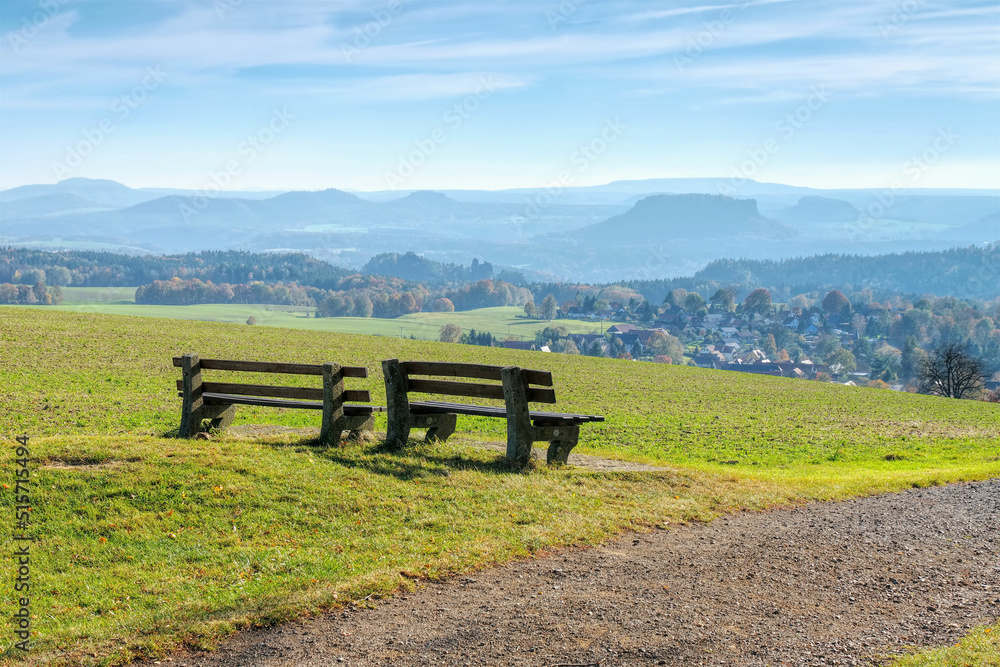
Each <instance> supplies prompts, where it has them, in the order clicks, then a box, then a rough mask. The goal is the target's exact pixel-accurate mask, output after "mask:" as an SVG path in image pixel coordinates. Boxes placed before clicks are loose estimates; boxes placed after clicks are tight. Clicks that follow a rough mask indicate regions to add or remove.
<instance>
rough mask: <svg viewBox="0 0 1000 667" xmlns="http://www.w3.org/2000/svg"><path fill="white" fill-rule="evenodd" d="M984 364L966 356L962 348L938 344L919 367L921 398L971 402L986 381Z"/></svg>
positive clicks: (977, 359)
mask: <svg viewBox="0 0 1000 667" xmlns="http://www.w3.org/2000/svg"><path fill="white" fill-rule="evenodd" d="M986 377H987V370H986V364H985V362H983V360H982V359H979V358H978V357H974V356H972V355H971V354H969V353H968V351H967V348H966V346H965V345H962V344H959V343H954V342H953V343H942V344H941V345H938V346H937V347H936V348H935V349H934V352H933V353H931V354H930V355H928V357H927V358H926V359H924V360H923V363H921V365H920V373H919V376H918V379H919V381H920V385H919V388H918V389H917V391H919V392H920V393H921V394H932V395H934V396H945V397H947V398H971V397H972V396H973V395H974V394H975V393H977V392H978V391H979V390H980V389H981V388H982V387H983V382H984V381H985V380H986Z"/></svg>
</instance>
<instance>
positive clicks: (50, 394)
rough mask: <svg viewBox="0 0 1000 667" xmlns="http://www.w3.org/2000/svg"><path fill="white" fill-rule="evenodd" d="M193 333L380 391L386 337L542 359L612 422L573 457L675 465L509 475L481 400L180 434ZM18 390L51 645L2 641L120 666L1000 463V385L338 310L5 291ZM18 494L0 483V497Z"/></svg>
mask: <svg viewBox="0 0 1000 667" xmlns="http://www.w3.org/2000/svg"><path fill="white" fill-rule="evenodd" d="M184 352H196V353H198V354H200V355H201V356H203V357H223V358H243V359H258V360H273V361H294V362H305V363H320V362H323V361H328V360H329V361H337V362H340V363H342V364H350V365H364V366H366V367H368V369H369V371H370V375H371V377H370V378H369V379H368V380H358V381H354V382H351V381H349V386H350V387H354V388H368V389H370V390H371V391H372V394H373V397H374V399H375V400H376V402H381V401H382V400H383V399H384V390H383V387H382V380H381V374H380V370H381V366H380V362H381V360H382V359H385V358H389V357H398V358H401V359H430V360H449V361H470V362H479V363H491V364H517V365H520V366H523V367H528V368H544V369H547V370H551V371H552V372H553V374H554V377H555V385H556V386H555V390H556V395H557V397H558V399H559V403H558V408H559V409H561V410H566V411H579V412H588V413H599V414H604V415H606V417H607V421H606V422H605V423H603V424H591V425H588V426H587V427H584V428H583V429H582V437H581V444H580V446H579V447H578V448H577V449H576V450H574V451H575V452H582V453H590V454H599V455H603V456H608V457H613V458H620V459H626V460H633V461H640V462H646V463H654V464H659V465H662V466H665V467H666V468H667V469H666V470H664V471H662V472H617V473H614V472H603V473H598V472H594V471H589V470H585V469H582V468H574V467H573V466H568V467H554V468H546V467H545V466H538V467H536V469H534V470H530V471H519V470H515V469H512V468H511V467H509V466H508V465H507V464H506V462H505V460H504V459H503V458H502V457H501V456H499V455H498V454H497V453H496V452H494V451H491V450H487V449H483V448H480V447H476V446H475V444H476V443H478V442H486V441H490V442H501V441H503V438H504V433H505V424H504V423H503V422H502V421H500V420H488V419H474V418H460V421H459V430H458V433H457V435H456V436H455V437H454V438H453V439H452V440H451V441H449V442H448V443H443V444H431V445H428V444H422V443H417V442H413V443H411V445H410V446H409V447H407V448H406V449H404V450H403V451H401V452H398V453H394V452H387V451H384V450H383V449H382V448H381V446H380V441H379V439H378V438H377V437H376V438H374V439H373V440H371V441H368V442H363V443H356V444H347V445H345V446H343V447H339V448H331V449H324V448H320V447H318V446H316V444H315V441H314V440H312V439H310V436H309V435H308V434H303V433H297V432H290V433H286V432H281V431H280V430H275V429H271V430H268V429H266V428H263V427H261V426H259V425H271V426H276V427H277V426H283V427H306V426H308V427H317V426H318V424H319V415H318V414H317V413H315V412H313V411H279V410H268V409H264V408H258V409H255V408H249V407H241V408H240V409H239V412H238V415H237V421H236V425H235V426H237V427H238V428H235V429H232V430H231V432H229V433H228V434H221V435H220V436H217V437H216V438H214V439H212V440H210V441H200V440H198V441H196V440H190V441H189V440H180V439H177V438H173V437H170V432H171V431H172V430H173V429H176V427H177V424H178V418H179V408H180V399H179V398H177V395H176V390H175V388H174V381H175V380H176V379H177V378H178V377H179V376H180V374H179V372H178V370H177V369H175V368H174V367H173V366H172V364H171V357H172V356H174V355H177V354H181V353H184ZM227 375H228V376H229V377H234V378H240V379H251V378H252V379H254V380H256V381H258V382H259V381H260V379H261V377H260V376H259V375H258V376H253V375H249V374H243V375H241V374H221V373H217V374H216V377H217V378H219V379H221V378H222V377H226V376H227ZM269 382H270V380H269ZM287 382H288V383H290V384H295V383H302V384H310V383H311V382H315V378H303V377H299V376H287ZM0 387H3V390H2V392H0V410H2V414H3V418H2V420H0V437H2V438H3V439H4V440H5V441H6V443H7V445H8V446H6V447H5V448H4V452H5V453H4V457H3V458H2V461H0V466H2V470H0V477H2V478H3V479H4V484H7V485H8V486H9V485H10V483H11V481H12V480H13V476H14V467H15V461H14V455H13V451H14V450H13V446H12V445H13V437H14V436H15V435H18V434H22V433H26V434H28V435H29V436H31V440H30V449H31V464H30V465H31V469H32V494H33V497H32V502H31V505H32V512H33V513H32V522H33V531H32V532H33V534H34V535H36V536H37V537H38V542H36V543H35V544H33V545H32V554H33V560H32V572H31V576H32V585H33V588H32V601H31V604H32V613H33V614H34V617H35V618H34V620H33V630H34V633H35V635H34V649H33V650H32V652H31V653H29V654H27V655H25V654H23V653H22V652H20V651H17V650H15V649H12V648H10V647H11V645H12V644H13V639H12V637H10V636H9V635H7V636H3V638H2V639H0V642H2V646H3V647H4V648H6V649H7V652H6V653H5V654H4V658H3V659H4V660H5V661H10V662H16V663H19V664H33V663H39V664H40V663H46V662H56V663H57V664H58V663H59V662H63V663H66V664H114V663H121V662H126V661H128V660H129V659H132V658H134V657H135V656H139V655H154V656H157V655H162V654H163V653H164V652H165V651H168V650H170V649H171V648H174V647H177V646H179V645H182V644H191V645H199V646H201V645H211V644H212V642H214V641H216V640H217V639H218V638H219V637H221V636H224V635H225V634H227V633H228V632H231V631H232V630H233V629H234V628H238V627H242V626H244V625H247V624H255V623H268V622H274V621H277V620H281V619H287V618H292V617H294V616H297V615H301V614H304V613H311V612H315V611H319V610H322V609H326V608H330V607H333V606H337V605H340V604H344V603H348V602H351V601H361V602H363V601H364V600H365V599H371V597H373V596H380V595H384V594H388V593H390V592H392V591H394V590H397V589H399V588H408V587H413V586H414V585H416V584H415V582H419V580H420V579H421V578H423V577H428V576H441V575H446V574H450V573H456V572H463V571H468V570H470V569H474V568H478V567H483V566H485V565H488V564H495V563H503V562H506V561H509V560H510V559H513V558H521V557H526V556H530V555H533V554H538V553H543V552H546V551H550V550H553V549H556V548H559V547H561V546H565V545H584V544H593V543H596V542H599V541H601V540H603V539H605V538H607V537H608V536H610V535H612V534H614V533H615V532H619V531H621V530H624V529H656V528H663V527H667V526H669V524H671V523H677V522H682V521H690V520H698V519H708V518H711V517H712V516H715V515H717V514H719V513H722V512H729V511H735V510H737V509H740V508H746V509H756V508H761V507H767V506H773V505H781V504H792V503H798V502H805V501H810V500H817V499H833V498H844V497H848V496H851V495H857V494H866V493H876V492H881V491H889V490H897V489H901V488H905V487H909V486H913V485H932V484H939V483H945V482H951V481H957V480H971V479H984V478H988V477H992V476H996V475H998V474H1000V408H998V406H997V405H995V404H987V403H980V402H973V401H951V400H945V399H937V398H932V397H926V396H915V395H908V394H900V393H896V392H889V391H882V390H875V389H872V390H869V389H864V388H852V387H842V386H839V385H827V384H822V383H817V382H806V381H799V380H788V379H779V378H769V377H759V376H752V375H742V374H736V373H727V372H722V371H718V372H716V371H706V370H701V369H694V368H687V367H677V366H666V365H661V364H650V363H638V362H627V361H621V360H609V359H592V358H585V357H577V356H568V355H554V354H542V353H529V352H516V351H507V350H499V349H486V348H479V347H472V346H464V345H452V344H443V343H431V342H422V341H410V340H401V339H398V338H388V337H373V336H357V335H348V334H337V333H329V332H320V331H303V330H291V329H279V328H269V327H250V326H246V325H232V324H224V323H210V322H190V321H179V320H165V319H147V318H135V317H122V316H114V315H106V314H100V313H73V312H59V311H54V310H51V309H40V308H17V307H0ZM377 428H381V429H384V418H383V421H381V422H379V424H378V425H377ZM417 435H419V433H418V432H415V433H414V436H417ZM571 462H572V457H571ZM14 504H15V503H14V498H13V493H12V490H11V489H10V488H0V513H2V515H3V516H7V517H12V516H13V512H14V508H13V505H14ZM9 520H12V519H9ZM2 534H3V538H0V540H2V542H3V546H2V548H4V549H5V550H7V552H9V551H10V550H11V549H12V548H13V542H12V540H11V530H9V529H8V530H4V531H3V532H2ZM10 572H11V570H10V569H7V570H5V573H4V575H5V577H7V581H8V585H9V584H10V575H9V573H10ZM10 588H12V586H11V587H10ZM10 588H9V589H8V590H10ZM14 611H15V607H14V605H13V600H12V599H11V596H9V595H8V596H4V597H3V602H2V606H0V614H3V616H4V617H5V618H10V617H11V616H12V614H13V613H14Z"/></svg>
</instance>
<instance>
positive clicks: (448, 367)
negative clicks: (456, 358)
mask: <svg viewBox="0 0 1000 667" xmlns="http://www.w3.org/2000/svg"><path fill="white" fill-rule="evenodd" d="M399 365H400V367H401V368H402V369H403V373H404V374H405V375H407V376H410V375H437V376H441V377H460V378H471V379H474V380H496V381H498V382H499V381H500V370H501V369H502V366H487V365H486V364H459V363H448V362H444V361H404V362H402V363H400V364H399ZM523 373H524V375H525V377H526V378H527V380H528V383H529V384H537V385H539V386H542V387H551V386H552V373H550V372H549V371H534V370H530V369H524V371H523Z"/></svg>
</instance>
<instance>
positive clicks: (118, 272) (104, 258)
mask: <svg viewBox="0 0 1000 667" xmlns="http://www.w3.org/2000/svg"><path fill="white" fill-rule="evenodd" d="M351 273H353V271H349V270H347V269H342V268H340V267H336V266H333V265H332V264H329V263H327V262H323V261H320V260H318V259H314V258H312V257H309V256H308V255H305V254H303V253H252V252H244V251H238V250H204V251H202V252H192V253H187V254H183V255H123V254H119V253H113V252H104V251H94V250H65V251H58V252H52V251H45V250H33V249H30V248H10V247H8V248H0V282H9V283H15V284H16V283H22V284H28V285H31V284H34V283H35V282H38V281H41V282H44V283H47V284H49V285H61V286H63V287H66V286H69V285H73V286H78V287H138V286H140V285H146V284H149V283H150V282H152V281H155V280H171V279H172V278H180V279H181V280H193V279H198V280H201V281H203V282H208V281H211V282H213V283H215V284H217V285H218V284H222V283H229V284H241V283H245V284H249V283H253V282H265V283H286V284H287V283H297V284H299V285H309V286H312V287H319V288H322V289H332V288H334V287H335V285H336V283H337V281H338V280H340V279H341V278H344V277H345V276H347V275H350V274H351Z"/></svg>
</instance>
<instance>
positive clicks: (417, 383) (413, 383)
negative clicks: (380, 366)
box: [406, 378, 503, 401]
mask: <svg viewBox="0 0 1000 667" xmlns="http://www.w3.org/2000/svg"><path fill="white" fill-rule="evenodd" d="M406 389H407V391H415V392H420V393H424V394H444V395H446V396H471V397H473V398H494V399H499V400H501V401H502V400H503V387H502V386H501V385H498V384H475V383H472V382H451V381H449V380H418V379H414V378H410V379H408V380H407V381H406Z"/></svg>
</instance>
